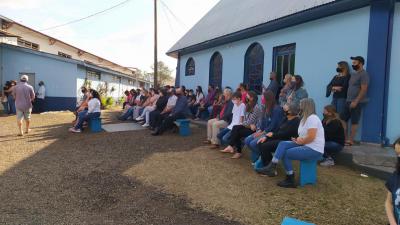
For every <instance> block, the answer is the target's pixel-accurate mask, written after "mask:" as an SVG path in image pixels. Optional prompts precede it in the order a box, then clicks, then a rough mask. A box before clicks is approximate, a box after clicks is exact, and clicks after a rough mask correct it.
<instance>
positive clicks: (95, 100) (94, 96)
mask: <svg viewBox="0 0 400 225" xmlns="http://www.w3.org/2000/svg"><path fill="white" fill-rule="evenodd" d="M100 114H101V101H100V94H99V93H98V92H97V91H95V90H92V89H91V90H90V94H89V102H88V110H85V111H82V112H80V113H79V114H78V123H77V124H76V125H75V126H74V127H72V128H70V129H69V131H70V132H72V133H80V132H82V126H83V123H84V122H85V121H87V122H89V120H91V119H95V118H99V117H100Z"/></svg>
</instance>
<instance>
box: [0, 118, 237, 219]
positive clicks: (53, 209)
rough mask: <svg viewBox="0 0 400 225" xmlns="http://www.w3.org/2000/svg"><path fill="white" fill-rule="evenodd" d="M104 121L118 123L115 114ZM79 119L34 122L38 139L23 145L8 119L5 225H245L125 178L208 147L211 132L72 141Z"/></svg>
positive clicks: (1, 121) (1, 189)
mask: <svg viewBox="0 0 400 225" xmlns="http://www.w3.org/2000/svg"><path fill="white" fill-rule="evenodd" d="M102 117H104V118H105V119H104V121H105V122H106V123H110V122H113V120H114V119H113V118H115V113H114V112H105V113H104V114H103V116H102ZM72 119H73V116H72V114H71V113H50V114H44V115H33V119H32V121H33V122H32V129H33V130H32V132H31V133H30V134H28V135H26V136H24V137H17V136H16V134H17V130H16V127H15V126H16V125H15V117H0V126H1V128H0V144H1V147H0V224H146V225H147V224H160V225H161V224H162V225H167V224H185V225H187V224H193V225H200V224H215V225H224V224H240V223H238V222H235V221H232V220H230V219H227V218H224V217H222V216H218V215H217V214H216V213H213V212H210V211H206V210H203V209H201V208H198V207H194V206H193V205H192V204H191V203H190V200H189V199H188V198H187V197H185V196H181V195H175V194H174V193H172V194H169V193H168V192H165V191H163V190H162V189H161V188H158V187H156V186H152V185H147V184H143V183H142V182H141V181H140V180H139V179H137V178H135V177H134V176H128V175H125V174H124V173H125V172H126V171H129V170H130V168H133V167H134V166H135V165H138V164H140V163H142V162H143V161H144V160H145V159H146V158H149V157H151V155H152V154H154V153H165V154H168V153H171V152H175V153H176V152H185V151H188V150H191V149H193V148H195V147H198V146H200V145H201V141H202V137H204V135H205V133H204V130H203V129H193V135H192V137H191V138H182V137H179V136H178V135H176V134H165V135H164V136H161V137H156V138H153V137H152V136H150V135H149V132H148V131H134V132H122V133H105V132H102V133H97V134H92V133H89V132H84V133H82V134H70V133H68V132H67V129H68V127H69V126H70V121H71V120H72ZM154 167H157V165H155V166H154ZM153 169H155V168H153ZM162 169H165V168H162V167H160V170H162Z"/></svg>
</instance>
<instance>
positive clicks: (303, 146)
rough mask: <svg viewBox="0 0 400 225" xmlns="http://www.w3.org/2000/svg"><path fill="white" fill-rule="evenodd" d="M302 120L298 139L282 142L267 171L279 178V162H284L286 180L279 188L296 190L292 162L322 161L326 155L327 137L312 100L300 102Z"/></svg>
mask: <svg viewBox="0 0 400 225" xmlns="http://www.w3.org/2000/svg"><path fill="white" fill-rule="evenodd" d="M300 111H301V112H302V118H301V121H300V125H299V129H298V133H299V137H298V138H293V139H292V141H282V142H281V143H279V145H278V148H277V149H276V151H275V155H274V157H273V158H272V160H271V163H269V164H268V166H267V168H266V169H265V174H266V175H268V176H271V177H274V176H277V174H278V172H277V165H278V162H279V160H282V161H283V165H284V167H285V170H286V179H285V180H283V181H281V182H279V183H278V186H280V187H284V188H296V187H297V185H296V182H295V177H294V172H293V166H292V160H315V161H318V160H320V159H322V155H323V154H324V146H325V136H324V127H323V126H322V122H321V120H320V119H319V118H318V116H317V115H316V114H315V103H314V100H312V99H311V98H305V99H302V100H301V101H300Z"/></svg>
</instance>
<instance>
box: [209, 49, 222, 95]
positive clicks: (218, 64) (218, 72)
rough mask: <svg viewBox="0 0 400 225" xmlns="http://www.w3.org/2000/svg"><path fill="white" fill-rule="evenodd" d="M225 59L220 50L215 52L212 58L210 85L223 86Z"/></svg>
mask: <svg viewBox="0 0 400 225" xmlns="http://www.w3.org/2000/svg"><path fill="white" fill-rule="evenodd" d="M223 65H224V59H223V57H222V55H221V53H220V52H218V51H217V52H214V54H212V56H211V58H210V69H209V75H208V85H213V86H214V87H219V88H221V86H222V71H223Z"/></svg>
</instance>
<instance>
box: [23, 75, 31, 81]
mask: <svg viewBox="0 0 400 225" xmlns="http://www.w3.org/2000/svg"><path fill="white" fill-rule="evenodd" d="M28 79H29V78H28V76H27V75H22V76H21V80H22V81H28Z"/></svg>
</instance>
